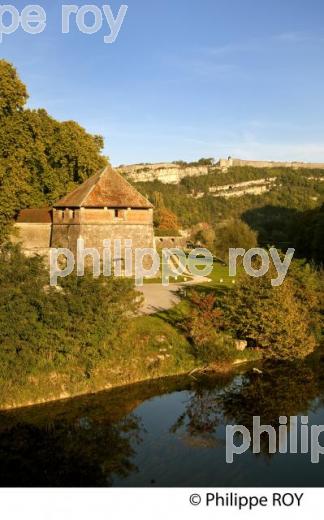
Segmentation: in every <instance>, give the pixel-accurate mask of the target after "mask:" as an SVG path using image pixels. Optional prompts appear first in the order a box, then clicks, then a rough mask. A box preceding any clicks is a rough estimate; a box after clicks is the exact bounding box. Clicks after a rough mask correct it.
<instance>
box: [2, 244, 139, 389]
mask: <svg viewBox="0 0 324 520" xmlns="http://www.w3.org/2000/svg"><path fill="white" fill-rule="evenodd" d="M0 293H1V300H0V383H1V382H5V381H9V380H13V381H14V380H17V378H20V382H21V381H22V380H23V378H24V377H25V376H26V375H27V374H30V373H32V372H37V371H38V370H44V367H49V368H50V369H55V367H61V366H62V365H63V366H64V364H65V363H68V364H69V366H78V367H79V368H80V369H81V371H82V370H83V371H84V373H86V374H89V373H90V372H91V370H92V368H93V367H94V366H96V364H97V363H98V362H100V360H103V359H104V358H105V357H107V356H108V355H109V353H111V351H112V350H113V349H115V348H118V346H119V345H120V344H121V342H122V341H123V340H124V335H125V334H127V332H128V322H129V320H130V319H131V317H132V315H133V313H135V312H136V311H137V310H138V306H139V302H138V301H137V296H138V293H136V292H135V290H134V289H133V283H132V281H131V280H127V279H121V278H113V277H109V278H107V277H99V278H93V276H92V274H91V273H86V275H85V276H84V277H77V276H76V275H74V274H73V275H70V276H68V277H66V278H64V279H62V280H61V286H60V289H59V290H58V289H57V288H54V287H49V286H48V272H47V270H46V268H45V266H44V262H43V259H42V258H40V257H32V258H26V257H25V256H24V255H23V254H22V253H21V251H20V249H19V247H18V246H12V245H10V244H8V245H6V246H3V247H2V248H1V250H0Z"/></svg>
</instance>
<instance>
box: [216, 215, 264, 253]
mask: <svg viewBox="0 0 324 520" xmlns="http://www.w3.org/2000/svg"><path fill="white" fill-rule="evenodd" d="M257 243H258V241H257V234H256V233H255V231H253V230H252V229H250V228H249V226H248V225H247V224H246V223H245V222H242V220H239V219H231V220H229V221H227V222H224V223H223V224H218V225H217V226H216V227H215V240H214V251H215V255H216V256H217V257H218V258H220V259H221V260H223V261H225V262H228V252H229V249H230V248H237V247H242V248H243V249H246V250H248V249H251V248H252V247H256V246H257Z"/></svg>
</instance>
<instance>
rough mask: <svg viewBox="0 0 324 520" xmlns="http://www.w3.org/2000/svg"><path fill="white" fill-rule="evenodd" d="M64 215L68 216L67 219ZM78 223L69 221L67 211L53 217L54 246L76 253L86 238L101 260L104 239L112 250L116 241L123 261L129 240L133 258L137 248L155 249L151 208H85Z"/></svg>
mask: <svg viewBox="0 0 324 520" xmlns="http://www.w3.org/2000/svg"><path fill="white" fill-rule="evenodd" d="M65 212H66V213H67V216H66V217H65ZM75 219H76V220H75V221H73V219H72V215H71V219H70V218H69V214H68V210H65V211H64V214H63V215H62V212H61V213H57V210H56V212H55V215H54V224H53V231H52V240H51V247H64V248H68V249H70V250H71V251H72V252H73V253H74V255H76V252H77V240H78V238H79V237H80V238H83V240H84V247H86V248H95V249H96V250H97V251H98V252H99V254H100V256H101V258H102V255H103V247H104V244H103V242H104V240H110V241H111V244H112V250H113V247H114V241H115V240H120V247H121V254H120V255H119V256H120V259H124V256H125V252H124V249H125V245H126V243H125V241H126V240H130V241H131V244H130V243H129V244H127V245H128V246H130V245H131V247H132V249H133V257H134V254H135V249H136V248H155V242H154V232H153V210H152V209H139V210H136V209H118V210H114V209H106V208H105V209H104V208H102V209H88V208H85V209H82V210H81V211H80V212H79V213H75ZM144 265H145V267H149V265H150V262H149V259H145V262H144Z"/></svg>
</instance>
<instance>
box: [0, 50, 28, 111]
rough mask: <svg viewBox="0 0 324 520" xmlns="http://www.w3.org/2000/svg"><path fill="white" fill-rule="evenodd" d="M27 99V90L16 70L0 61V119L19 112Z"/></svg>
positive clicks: (5, 62)
mask: <svg viewBox="0 0 324 520" xmlns="http://www.w3.org/2000/svg"><path fill="white" fill-rule="evenodd" d="M27 99H28V94H27V89H26V87H25V85H24V84H23V83H22V81H21V80H20V79H19V77H18V75H17V71H16V69H15V68H14V67H13V66H12V65H11V64H10V63H8V62H7V61H5V60H0V119H1V118H2V117H6V116H9V115H13V114H14V113H15V112H16V111H21V110H22V109H23V107H24V105H25V103H26V101H27Z"/></svg>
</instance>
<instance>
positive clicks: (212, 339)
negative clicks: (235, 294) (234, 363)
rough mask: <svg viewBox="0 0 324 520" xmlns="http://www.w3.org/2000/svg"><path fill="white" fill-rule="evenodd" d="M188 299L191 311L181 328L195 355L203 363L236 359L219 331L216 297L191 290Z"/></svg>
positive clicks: (230, 341)
mask: <svg viewBox="0 0 324 520" xmlns="http://www.w3.org/2000/svg"><path fill="white" fill-rule="evenodd" d="M188 300H189V302H190V304H191V310H190V313H189V315H188V317H187V318H185V319H184V320H183V322H182V328H183V329H184V331H185V333H186V335H187V337H188V338H189V339H190V340H191V342H192V345H193V350H194V354H195V356H196V357H197V358H198V359H199V360H201V361H203V362H204V363H215V362H220V361H222V362H226V361H231V360H232V359H233V358H234V357H235V356H236V357H237V352H236V351H235V348H234V347H233V343H234V342H233V339H232V338H231V337H230V336H229V335H228V334H226V333H225V332H224V331H223V329H224V319H223V313H222V311H221V310H220V309H219V308H218V307H217V305H216V300H217V298H216V295H215V294H212V293H204V292H202V293H199V292H196V291H191V292H190V293H189V295H188Z"/></svg>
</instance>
